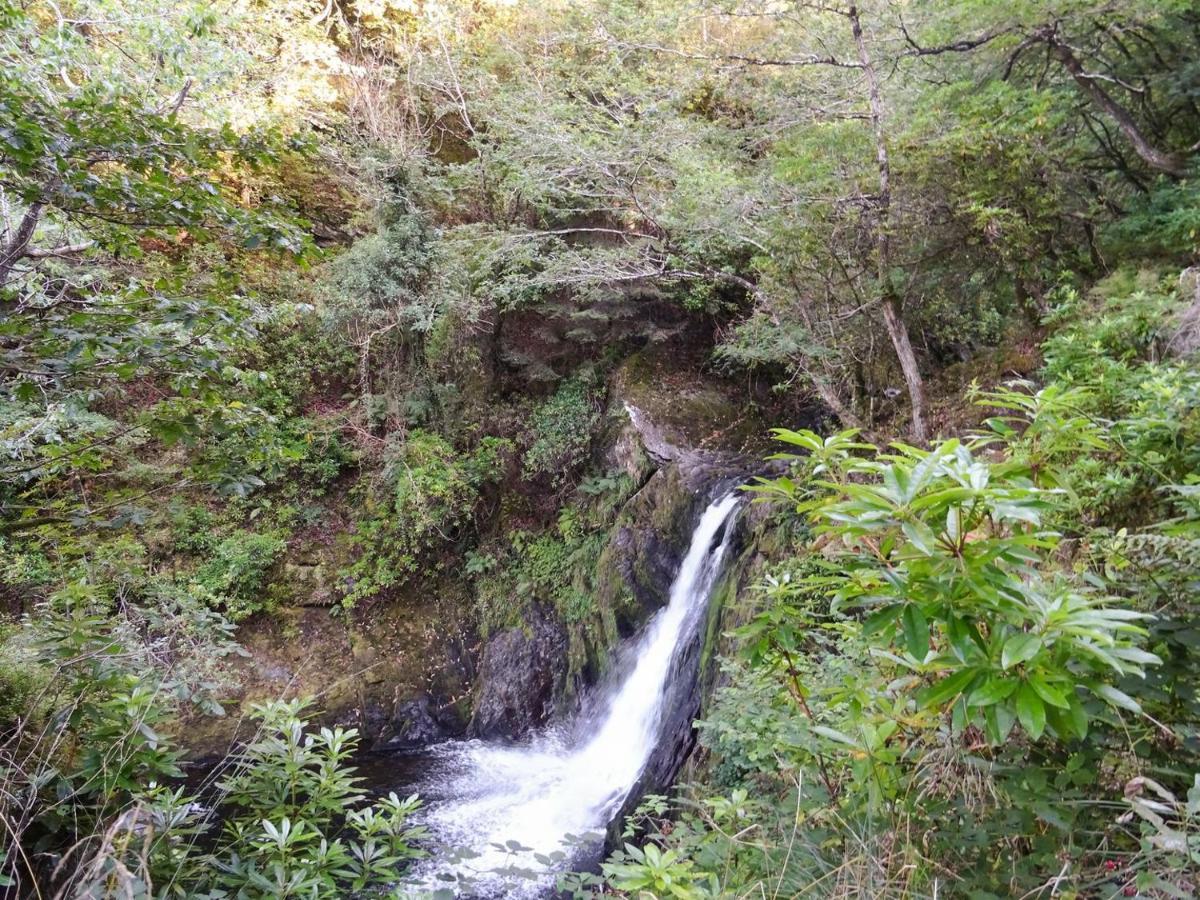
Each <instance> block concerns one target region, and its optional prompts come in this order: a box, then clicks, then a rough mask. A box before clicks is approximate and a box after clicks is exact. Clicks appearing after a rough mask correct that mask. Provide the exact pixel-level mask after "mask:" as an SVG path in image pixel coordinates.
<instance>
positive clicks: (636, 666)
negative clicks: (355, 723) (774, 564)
mask: <svg viewBox="0 0 1200 900" xmlns="http://www.w3.org/2000/svg"><path fill="white" fill-rule="evenodd" d="M738 499H739V498H738V496H737V494H736V493H733V494H729V495H727V496H725V497H723V498H722V499H720V500H717V501H716V502H714V503H713V504H712V505H710V506H709V507H708V509H706V510H705V511H704V514H703V515H702V516H701V518H700V522H699V524H698V525H697V526H696V530H695V531H694V532H693V534H692V542H691V546H690V547H689V548H688V552H687V555H686V556H685V557H684V559H683V562H682V563H680V566H679V572H678V574H677V575H676V576H675V581H674V583H673V584H672V586H671V596H670V600H669V602H668V603H667V606H666V607H664V608H663V609H661V610H659V611H658V612H657V613H655V615H654V616H653V618H651V620H650V621H649V622H648V623H647V625H646V627H645V628H644V630H643V631H642V633H641V634H640V635H638V636H637V637H635V638H634V639H633V644H632V646H631V647H629V648H628V649H627V652H626V653H623V654H622V657H621V658H622V659H624V660H626V661H627V665H628V667H629V670H628V672H627V674H625V675H624V676H623V677H622V678H621V680H620V681H619V682H618V683H617V684H616V687H615V689H613V690H612V692H611V694H610V695H609V696H608V697H606V698H602V699H603V702H600V703H598V704H595V708H597V709H598V712H597V713H596V714H594V715H593V716H591V717H590V718H589V719H587V720H585V721H581V722H579V723H576V727H574V728H573V729H572V731H573V733H574V735H573V737H567V736H565V735H564V734H563V733H561V732H556V731H547V732H545V733H543V734H541V735H538V736H536V737H535V738H534V739H533V740H532V741H530V742H529V743H527V744H524V745H505V744H498V743H491V742H485V741H462V742H452V743H449V744H443V745H441V746H440V747H438V748H435V751H434V752H435V762H434V765H433V766H432V769H433V773H432V774H431V775H430V776H429V780H428V783H426V784H419V785H418V786H417V789H418V790H419V791H421V792H422V793H423V794H426V795H428V796H433V797H437V798H445V799H440V800H434V801H432V802H431V803H430V804H429V808H428V810H427V812H426V814H425V816H424V817H423V822H424V824H425V825H427V826H428V827H429V829H430V830H431V831H432V832H433V835H434V836H435V838H436V840H437V843H438V844H440V845H442V846H445V847H447V848H459V849H463V850H467V851H470V853H472V854H477V855H475V856H473V857H472V858H470V859H465V860H456V859H454V858H453V852H452V851H450V852H449V853H448V856H449V857H450V858H446V857H443V858H440V859H439V858H436V857H435V858H434V859H432V860H430V861H428V862H427V863H425V864H423V865H422V866H420V867H419V868H418V871H417V873H416V881H417V885H418V889H419V890H420V889H424V890H431V889H434V888H436V887H442V888H450V889H451V890H454V891H455V892H456V893H458V892H461V893H465V894H478V895H479V896H497V897H499V896H503V897H514V898H515V897H536V896H541V895H544V894H545V892H546V890H547V887H548V886H549V885H552V884H553V872H554V871H555V870H558V869H564V868H569V864H570V857H571V856H573V855H574V853H575V849H573V848H572V846H571V845H570V843H568V835H576V836H583V835H587V834H593V835H595V833H597V832H603V831H604V829H605V828H606V827H607V826H608V824H609V822H610V821H611V820H612V819H613V817H614V816H615V815H616V814H617V812H618V811H619V810H620V808H621V805H622V804H623V803H624V802H625V800H626V798H627V797H628V796H629V792H630V791H631V790H632V789H633V787H634V785H635V783H636V782H637V780H638V777H639V776H640V775H641V774H642V770H643V769H644V768H645V766H646V763H647V762H648V761H649V759H650V755H651V753H652V752H653V750H654V748H655V746H656V745H657V743H658V741H659V739H660V736H661V734H660V733H661V730H662V725H663V721H664V713H665V712H666V710H665V708H664V706H665V703H666V697H667V693H668V687H669V681H670V677H671V674H672V671H671V670H672V665H673V663H674V660H675V658H676V655H677V653H678V652H679V650H680V647H681V646H682V645H683V644H685V643H686V639H687V638H688V637H689V635H692V634H694V633H695V631H694V626H695V625H696V623H697V621H698V619H699V616H700V614H701V613H702V612H703V610H704V609H705V608H706V606H707V605H708V598H709V594H710V593H711V591H712V587H713V583H714V581H715V580H716V578H717V576H718V575H719V574H720V572H721V569H722V564H723V561H724V557H725V554H726V551H727V550H728V545H729V537H730V535H729V533H730V531H731V530H732V529H726V530H725V532H724V534H723V536H722V538H721V540H720V542H719V543H717V545H716V546H713V543H714V540H715V539H716V537H717V535H718V533H719V532H720V530H721V528H722V526H723V525H724V524H725V522H726V520H727V519H728V518H729V517H730V515H731V514H732V513H733V510H734V508H735V507H736V506H737V504H738ZM509 841H516V842H518V843H519V844H520V846H521V847H522V848H528V849H521V850H515V851H514V850H513V849H512V848H511V847H510V846H508V844H507V842H509ZM593 845H594V839H593ZM576 848H577V846H576ZM556 851H564V852H565V853H566V854H567V858H566V859H565V860H562V861H556V862H555V863H554V864H552V865H550V866H547V865H546V864H545V859H544V857H547V856H549V855H550V854H552V853H555V852H556ZM538 855H541V856H542V857H543V859H541V860H539V859H538V858H537V857H538ZM514 866H515V867H517V868H520V869H524V870H531V871H533V872H535V873H539V875H538V876H537V877H532V878H529V877H526V878H523V879H517V880H515V881H514V880H512V879H508V880H505V879H504V878H503V877H502V876H498V875H496V874H495V873H496V872H497V871H498V870H503V869H505V868H507V867H514ZM439 874H443V875H446V874H449V875H452V876H456V877H462V876H466V877H468V878H472V879H474V883H473V884H468V885H467V886H465V887H463V888H459V887H455V886H454V882H452V881H442V882H440V883H439V882H438V880H437V878H438V875H439Z"/></svg>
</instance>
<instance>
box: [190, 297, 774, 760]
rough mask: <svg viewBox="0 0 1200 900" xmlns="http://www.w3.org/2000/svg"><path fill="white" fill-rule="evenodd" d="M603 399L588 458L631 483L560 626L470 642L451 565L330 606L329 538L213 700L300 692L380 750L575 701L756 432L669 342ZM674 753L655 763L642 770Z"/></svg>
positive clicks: (494, 733)
mask: <svg viewBox="0 0 1200 900" xmlns="http://www.w3.org/2000/svg"><path fill="white" fill-rule="evenodd" d="M616 318H619V317H616ZM614 320H615V319H614ZM610 324H611V323H610ZM605 327H609V326H605ZM608 405H609V409H608V414H607V416H606V417H605V418H604V422H605V426H604V432H603V433H602V434H599V435H597V436H596V437H595V440H594V442H593V446H594V452H595V458H594V463H595V465H596V467H597V468H598V469H600V470H602V471H609V472H613V471H618V472H622V473H624V474H625V475H626V476H628V478H629V479H630V480H631V482H632V483H633V485H634V486H635V489H634V490H633V492H632V493H631V494H630V496H629V499H628V500H626V501H625V503H624V504H623V506H622V507H621V508H620V509H619V510H618V511H617V512H616V514H615V516H614V518H613V522H612V525H611V527H610V528H609V531H608V534H607V536H606V538H605V546H604V549H603V551H602V552H601V553H600V556H599V560H598V561H597V562H595V563H594V570H592V571H588V572H587V573H581V574H583V575H586V578H584V579H582V580H583V581H585V582H586V583H587V584H588V585H589V595H590V597H591V599H592V601H593V603H592V604H591V605H592V607H593V612H592V613H591V614H590V615H589V616H588V617H586V618H584V619H583V620H575V621H570V622H567V621H563V620H562V619H561V618H560V617H559V615H558V614H557V613H556V612H555V611H554V610H553V609H552V608H551V606H550V605H549V604H546V603H534V604H532V605H531V607H530V608H529V610H528V611H527V614H526V615H525V617H524V621H523V622H522V624H521V625H520V626H519V627H517V628H512V629H508V630H504V631H500V632H498V633H495V634H492V635H490V636H489V637H488V639H487V640H486V641H482V642H481V641H479V640H478V638H477V637H476V636H475V634H474V630H473V625H472V619H473V614H474V613H473V610H474V600H473V596H472V591H473V582H472V579H471V578H470V577H469V576H467V575H466V574H465V573H464V572H462V571H461V569H458V570H455V568H453V567H448V568H447V569H446V570H445V571H443V572H441V573H440V574H439V575H437V576H436V577H435V578H434V579H433V580H431V581H429V582H427V583H422V584H415V585H411V586H410V587H409V588H408V589H406V590H405V591H404V592H403V593H402V594H401V595H399V596H397V597H395V598H392V599H387V600H384V601H380V602H376V603H372V604H370V605H369V606H367V607H364V608H361V609H357V610H355V611H354V612H352V613H351V614H349V615H346V616H334V615H332V614H331V607H330V606H328V603H329V602H331V601H330V599H329V597H328V595H329V593H330V591H331V590H332V588H331V587H330V584H329V582H330V576H329V575H328V573H329V572H335V571H336V570H337V568H338V566H339V565H340V564H341V561H340V560H338V559H337V558H335V557H336V553H337V548H336V546H333V545H331V546H329V547H318V548H315V549H314V548H309V549H307V550H306V551H305V554H303V555H299V554H297V555H295V558H294V559H289V560H288V562H287V563H285V571H284V573H283V574H284V577H286V578H287V579H288V581H289V583H291V584H293V587H294V594H295V596H296V600H295V605H293V606H289V607H286V608H284V609H281V610H280V611H279V613H278V614H276V615H273V616H271V617H269V618H267V619H264V620H263V621H261V622H252V623H248V626H247V627H245V628H244V629H243V633H242V639H243V641H244V643H245V645H246V646H247V648H248V650H249V652H250V655H249V657H248V658H247V659H246V660H243V661H242V662H241V663H239V664H238V672H237V673H236V676H235V679H234V680H235V682H236V684H237V688H238V690H237V694H236V695H235V696H234V697H231V698H228V699H230V700H231V701H232V702H233V703H234V704H235V705H236V704H237V703H239V702H240V703H241V704H242V705H243V706H244V705H245V704H248V703H249V702H251V701H253V700H258V699H263V698H266V697H278V696H288V695H314V696H316V698H317V701H318V704H319V706H320V707H321V708H322V709H323V710H325V712H324V714H323V718H324V720H325V721H328V722H337V723H339V724H346V725H352V726H356V727H359V728H360V729H361V730H362V731H363V732H364V735H365V737H366V738H367V740H368V742H369V744H370V745H371V746H374V747H377V748H391V749H410V748H415V747H419V746H423V745H427V744H430V743H434V742H437V741H440V740H444V739H446V738H448V737H455V736H461V735H463V734H468V733H469V734H471V735H474V736H480V737H488V738H507V739H518V738H520V737H522V736H523V735H525V734H528V733H529V732H530V731H531V730H532V729H534V728H536V727H538V726H540V725H542V724H544V723H545V722H547V721H548V720H550V719H552V718H554V717H555V716H558V715H564V714H567V713H569V712H570V711H572V710H574V709H575V708H576V705H577V703H578V700H579V698H580V696H581V695H582V692H583V690H584V688H585V687H586V686H587V685H588V684H591V683H594V682H596V681H597V680H599V679H600V678H602V677H604V676H605V674H606V672H607V671H608V669H609V668H610V666H611V659H612V656H611V654H612V651H613V649H614V648H615V647H616V646H617V645H618V643H619V642H620V641H621V640H622V639H623V638H625V637H628V636H629V635H631V634H632V633H634V632H635V631H636V630H637V629H638V628H640V627H641V626H642V625H643V624H644V623H645V621H646V620H647V619H648V618H649V617H650V616H651V615H652V614H653V613H654V611H655V610H657V609H658V608H660V607H661V606H663V605H664V604H665V603H666V602H667V599H668V595H669V591H670V586H671V582H672V581H673V579H674V576H675V573H676V571H677V569H678V566H679V563H680V561H681V559H682V557H683V554H684V553H685V552H686V549H687V546H688V543H689V541H690V537H691V533H692V529H693V527H694V524H695V521H696V518H697V516H698V515H699V513H700V511H701V509H702V508H703V506H704V505H705V504H706V503H707V501H708V500H709V499H710V498H711V496H712V492H713V490H714V485H717V484H719V483H721V482H722V481H728V482H732V481H736V480H737V479H739V478H744V477H745V476H746V474H747V473H748V472H749V471H750V470H751V469H752V468H754V467H756V466H757V465H759V463H758V460H759V459H760V457H761V451H762V447H763V440H762V436H763V435H764V434H765V433H766V427H765V424H764V423H763V422H762V421H761V420H760V419H758V418H756V417H755V415H754V414H753V413H752V412H747V410H746V408H745V406H744V402H742V399H741V397H740V396H739V395H737V393H736V392H735V391H734V390H733V388H732V386H731V385H729V384H728V383H726V382H723V381H722V380H721V379H720V378H717V377H714V376H710V375H705V374H704V373H703V372H702V371H701V370H700V368H699V364H698V363H696V362H695V360H694V359H692V360H691V361H689V360H688V358H687V356H686V354H685V353H681V352H680V351H679V350H678V348H677V347H673V346H672V345H670V344H664V345H661V346H660V345H655V344H653V343H652V344H651V345H650V346H648V347H647V348H646V349H643V350H642V351H640V352H637V353H635V354H634V355H633V356H631V357H629V358H628V359H627V360H626V362H625V363H623V364H622V365H621V366H619V367H618V368H617V369H616V370H614V372H613V373H612V375H611V376H610V380H609V390H608ZM330 554H333V556H331V555H330ZM327 557H328V558H327ZM309 587H311V590H309V589H308V588H309ZM689 665H691V662H689ZM695 710H696V700H695V698H694V697H689V698H685V700H684V701H683V702H682V703H681V706H680V714H679V717H678V718H679V723H681V725H680V727H681V728H684V729H685V730H686V729H687V728H690V721H691V718H692V717H693V716H694V713H695ZM237 721H238V717H237V716H230V717H227V719H226V720H224V721H220V720H216V721H215V722H214V721H213V720H208V721H206V722H204V723H195V728H191V724H190V723H188V724H186V725H185V727H189V732H188V734H189V745H190V746H192V747H194V748H196V750H197V753H198V754H199V755H205V754H210V753H219V752H221V751H222V750H224V749H225V748H226V747H227V746H228V744H229V742H230V740H231V739H233V737H234V729H235V728H236V723H237ZM689 746H690V745H689ZM686 749H687V748H686V747H682V748H681V751H680V752H682V753H684V754H686ZM678 762H679V760H678V759H673V760H667V761H664V763H663V766H662V769H661V773H660V775H658V776H655V778H654V780H655V781H663V779H664V778H665V777H666V776H667V774H670V773H673V771H674V769H676V768H677V766H678ZM664 783H665V782H664Z"/></svg>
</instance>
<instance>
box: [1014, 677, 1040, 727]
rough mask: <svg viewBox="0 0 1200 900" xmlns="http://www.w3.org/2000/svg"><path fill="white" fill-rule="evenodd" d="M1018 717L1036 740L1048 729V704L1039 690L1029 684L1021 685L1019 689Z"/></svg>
mask: <svg viewBox="0 0 1200 900" xmlns="http://www.w3.org/2000/svg"><path fill="white" fill-rule="evenodd" d="M1017 719H1018V721H1020V723H1021V727H1022V728H1024V729H1025V731H1026V733H1028V735H1029V736H1030V737H1031V738H1033V739H1034V740H1035V741H1036V740H1037V739H1038V738H1040V737H1041V736H1042V732H1044V731H1045V730H1046V706H1045V704H1043V703H1042V698H1041V697H1039V696H1038V695H1037V691H1035V690H1034V689H1033V688H1031V687H1030V686H1029V685H1028V684H1023V685H1021V687H1020V688H1019V689H1018V690H1017Z"/></svg>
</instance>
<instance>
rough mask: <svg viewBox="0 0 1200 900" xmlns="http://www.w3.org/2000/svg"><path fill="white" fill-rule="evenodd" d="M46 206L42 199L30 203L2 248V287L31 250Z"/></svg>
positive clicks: (0, 272)
mask: <svg viewBox="0 0 1200 900" xmlns="http://www.w3.org/2000/svg"><path fill="white" fill-rule="evenodd" d="M44 206H45V204H44V203H42V201H40V200H39V201H37V202H35V203H32V204H30V206H29V208H28V209H27V210H25V215H24V216H22V217H21V223H20V224H19V225H18V226H17V228H16V231H15V232H14V234H13V236H12V238H11V239H10V240H9V242H8V244H7V245H5V246H4V247H3V248H2V249H0V288H2V287H4V285H5V284H7V283H8V276H9V275H10V274H11V273H12V270H13V267H14V266H16V264H17V263H18V262H20V261H21V260H22V259H23V258H24V257H25V256H26V254H27V253H28V252H29V244H30V243H31V242H32V241H33V233H34V231H36V230H37V224H38V220H39V219H40V218H41V217H42V209H43V207H44Z"/></svg>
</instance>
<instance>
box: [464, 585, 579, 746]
mask: <svg viewBox="0 0 1200 900" xmlns="http://www.w3.org/2000/svg"><path fill="white" fill-rule="evenodd" d="M566 673H567V633H566V629H565V628H564V627H563V625H562V623H561V622H559V621H558V619H557V618H555V617H554V615H553V614H552V613H551V612H550V611H549V610H547V609H546V608H544V607H542V606H540V605H535V606H534V607H532V609H531V611H530V615H529V616H528V618H527V620H526V624H525V626H524V627H521V628H510V629H508V630H507V631H503V632H501V633H500V634H497V635H495V636H494V637H493V638H492V639H491V640H489V641H488V643H487V646H486V647H485V648H484V651H483V660H482V662H481V664H480V667H479V680H478V683H479V689H478V692H477V694H476V700H475V711H474V713H473V715H472V716H471V724H470V727H469V729H468V731H469V733H470V734H471V735H472V736H473V737H480V738H508V739H516V738H520V737H523V736H524V735H525V734H527V733H528V732H529V731H530V730H532V729H533V728H535V727H537V726H538V725H541V724H543V723H544V722H546V721H547V720H548V719H549V718H550V716H551V714H552V713H553V712H554V709H555V703H556V699H557V698H558V697H559V696H560V695H561V692H562V688H563V683H564V681H565V679H566Z"/></svg>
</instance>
